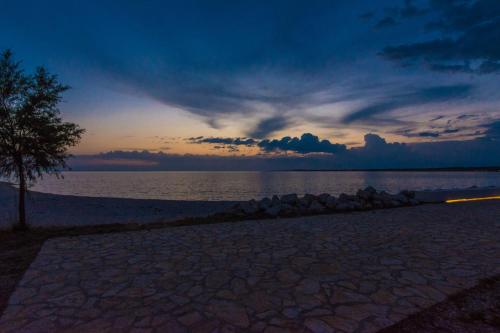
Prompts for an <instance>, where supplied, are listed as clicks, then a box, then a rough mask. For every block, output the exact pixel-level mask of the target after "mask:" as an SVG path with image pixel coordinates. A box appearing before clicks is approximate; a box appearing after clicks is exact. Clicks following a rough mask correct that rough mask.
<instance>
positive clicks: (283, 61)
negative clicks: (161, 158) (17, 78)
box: [0, 0, 500, 154]
mask: <svg viewBox="0 0 500 333" xmlns="http://www.w3.org/2000/svg"><path fill="white" fill-rule="evenodd" d="M0 48H2V49H5V48H10V49H12V50H13V52H14V53H15V55H16V57H17V58H18V59H21V60H23V62H24V64H25V66H26V67H27V69H28V70H29V69H31V68H33V67H34V66H36V65H45V66H47V67H48V68H49V70H51V71H53V72H55V73H58V74H59V76H60V78H61V80H63V81H64V82H65V83H68V84H70V85H71V86H72V87H73V89H72V91H71V92H69V93H68V94H67V95H66V98H65V103H64V104H63V106H62V110H63V111H64V114H65V116H66V117H67V118H68V119H70V120H73V121H77V122H79V123H81V124H82V125H83V126H84V127H86V128H87V129H88V134H87V137H86V138H85V140H84V142H83V143H82V145H81V146H80V147H79V148H78V150H77V152H79V153H97V152H103V151H108V150H142V149H147V150H150V151H152V152H155V151H160V150H163V151H167V150H168V151H170V152H171V153H194V154H199V153H202V154H238V153H246V154H256V153H269V151H268V150H266V149H264V148H263V147H262V145H260V146H259V145H257V144H255V145H234V144H222V145H221V144H218V146H217V147H218V148H215V147H214V145H215V143H210V142H197V143H196V144H194V143H193V142H192V140H191V141H190V140H187V139H188V138H190V137H198V136H203V137H204V138H211V139H217V138H224V139H233V140H234V139H235V138H244V137H246V138H251V139H254V140H256V142H260V141H261V140H265V139H281V138H282V137H285V136H296V137H300V135H301V134H302V133H305V132H311V133H314V134H316V135H319V136H320V137H321V138H325V139H328V140H329V141H331V143H332V144H342V145H346V147H347V148H350V147H352V146H362V145H363V143H364V139H363V136H364V134H366V133H376V134H378V135H380V136H382V137H385V138H386V139H387V140H388V141H389V142H393V141H398V142H408V143H411V142H428V141H431V142H434V143H439V142H441V141H450V140H460V141H464V140H475V139H479V138H482V137H489V136H488V130H490V131H491V128H494V126H496V125H495V124H497V122H498V120H499V119H500V110H499V100H500V89H499V88H500V84H499V82H500V81H499V80H498V78H499V76H498V74H499V73H500V2H499V1H497V0H470V1H467V0H415V1H409V0H406V1H405V0H383V1H343V0H339V1H319V0H308V1H292V0H288V1H218V0H213V1H201V0H200V1H194V0H184V1H90V0H89V1H22V2H21V1H17V2H15V1H10V2H6V3H4V4H3V5H2V11H1V12H0ZM245 149H246V150H245ZM318 149H319V150H320V152H321V149H320V148H317V147H316V148H313V149H312V150H311V152H315V153H317V152H318ZM328 149H330V148H328ZM328 149H327V150H326V151H325V153H332V151H331V150H328ZM274 151H275V152H276V151H277V150H274ZM278 151H281V150H280V149H278ZM293 151H295V152H296V153H301V154H302V153H304V152H306V153H307V151H304V150H303V149H298V150H292V152H293ZM289 152H290V151H289Z"/></svg>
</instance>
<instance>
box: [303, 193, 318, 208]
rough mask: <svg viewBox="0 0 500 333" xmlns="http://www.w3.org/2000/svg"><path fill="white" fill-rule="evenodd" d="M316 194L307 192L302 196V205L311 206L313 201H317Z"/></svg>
mask: <svg viewBox="0 0 500 333" xmlns="http://www.w3.org/2000/svg"><path fill="white" fill-rule="evenodd" d="M316 200H317V198H316V196H315V195H312V194H308V193H306V194H305V195H304V196H303V197H302V198H300V199H299V203H300V204H301V205H302V206H305V207H309V206H310V205H311V203H312V202H313V201H316Z"/></svg>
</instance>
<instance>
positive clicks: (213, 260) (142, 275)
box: [0, 201, 500, 333]
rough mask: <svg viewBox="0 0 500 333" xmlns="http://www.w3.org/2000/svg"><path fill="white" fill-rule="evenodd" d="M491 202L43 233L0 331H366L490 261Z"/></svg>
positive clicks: (450, 288) (489, 267)
mask: <svg viewBox="0 0 500 333" xmlns="http://www.w3.org/2000/svg"><path fill="white" fill-rule="evenodd" d="M499 217H500V202H498V201H496V202H480V203H466V204H455V205H444V204H441V205H424V206H418V207H411V208H398V209H391V210H381V211H373V212H360V213H351V214H337V215H330V216H316V217H304V218H295V219H284V220H274V221H259V222H255V221H248V222H242V223H234V224H214V225H204V226H191V227H180V228H167V229H161V230H153V231H140V232H128V233H117V234H106V235H95V236H81V237H73V238H59V239H51V240H48V241H47V242H46V243H45V244H44V246H43V248H42V250H41V252H40V253H39V255H38V257H37V258H36V259H35V261H34V262H33V263H32V265H31V267H30V268H29V269H28V271H27V272H26V273H25V275H24V277H23V279H22V281H21V282H20V283H19V285H18V287H17V289H16V291H15V292H14V293H13V295H12V296H11V299H10V300H9V305H8V307H7V309H6V310H5V312H4V314H3V316H2V317H1V318H0V332H2V333H7V332H151V331H154V332H188V331H189V332H235V331H245V332H246V331H256V332H261V331H264V332H286V331H293V332H297V331H298V332H374V331H377V330H378V329H379V328H382V327H385V326H387V325H390V324H392V323H394V322H397V321H399V320H400V319H402V318H404V317H406V316H407V315H408V314H411V313H413V312H416V311H418V310H419V309H422V308H425V307H428V306H430V305H432V304H434V303H436V302H439V301H442V300H444V299H445V298H446V296H447V295H449V294H452V293H455V292H457V291H459V290H460V289H463V288H467V287H471V286H472V285H474V284H475V283H476V282H477V281H478V279H480V278H483V277H486V276H491V275H495V274H499V273H500V219H499Z"/></svg>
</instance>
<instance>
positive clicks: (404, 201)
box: [391, 193, 409, 204]
mask: <svg viewBox="0 0 500 333" xmlns="http://www.w3.org/2000/svg"><path fill="white" fill-rule="evenodd" d="M391 197H392V199H393V200H396V201H399V202H400V203H402V204H407V203H408V200H409V198H408V197H407V196H405V195H403V194H401V193H400V194H395V195H391Z"/></svg>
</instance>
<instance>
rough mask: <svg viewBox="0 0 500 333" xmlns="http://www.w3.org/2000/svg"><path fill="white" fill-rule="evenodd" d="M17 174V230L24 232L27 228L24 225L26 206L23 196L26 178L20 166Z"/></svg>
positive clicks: (24, 194)
mask: <svg viewBox="0 0 500 333" xmlns="http://www.w3.org/2000/svg"><path fill="white" fill-rule="evenodd" d="M19 169H20V172H19V225H18V229H20V230H26V229H27V228H28V226H27V225H26V205H25V200H24V199H25V196H26V178H25V175H24V169H23V167H22V166H20V168H19Z"/></svg>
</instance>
